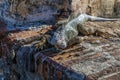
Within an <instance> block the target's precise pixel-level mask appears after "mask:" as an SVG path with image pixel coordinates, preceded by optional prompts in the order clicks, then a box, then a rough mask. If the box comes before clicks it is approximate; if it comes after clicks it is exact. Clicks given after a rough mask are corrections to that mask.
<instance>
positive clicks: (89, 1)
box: [0, 0, 120, 27]
mask: <svg viewBox="0 0 120 80" xmlns="http://www.w3.org/2000/svg"><path fill="white" fill-rule="evenodd" d="M108 3H109V4H108ZM119 3H120V1H119V0H40V1H38V0H1V1H0V18H2V19H4V20H5V21H6V22H7V23H8V24H9V26H10V24H11V23H12V26H13V25H14V26H17V27H18V25H19V26H23V25H24V26H25V25H26V26H33V25H40V24H43V23H44V24H45V23H48V24H54V23H56V20H57V19H58V17H60V16H62V17H63V16H64V17H68V16H69V14H70V13H71V11H72V13H73V14H74V15H75V16H77V15H78V14H81V13H88V14H91V15H94V16H102V17H119V16H120V15H119V12H120V10H119V7H120V4H119Z"/></svg>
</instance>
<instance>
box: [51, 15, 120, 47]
mask: <svg viewBox="0 0 120 80" xmlns="http://www.w3.org/2000/svg"><path fill="white" fill-rule="evenodd" d="M117 20H120V19H107V18H100V17H94V16H90V15H87V14H81V15H79V16H78V17H77V18H75V19H73V20H71V21H70V22H68V23H67V24H66V25H62V26H61V27H59V28H58V29H57V31H56V32H54V35H53V37H52V38H51V41H50V44H52V45H54V46H56V47H57V48H62V49H64V48H66V47H67V46H68V42H69V41H71V40H72V39H74V38H75V37H76V36H77V35H78V33H79V30H78V25H79V27H81V25H82V24H84V23H85V22H87V21H117ZM90 31H91V32H92V33H94V32H95V30H92V28H91V30H90ZM88 33H89V32H88ZM69 43H70V42H69Z"/></svg>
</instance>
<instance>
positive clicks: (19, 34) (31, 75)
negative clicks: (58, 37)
mask: <svg viewBox="0 0 120 80" xmlns="http://www.w3.org/2000/svg"><path fill="white" fill-rule="evenodd" d="M71 1H72V2H71ZM107 3H110V4H107ZM79 4H81V5H79ZM81 6H82V7H81ZM101 6H102V7H101ZM119 8H120V0H0V18H1V19H2V21H0V57H1V56H2V57H3V58H6V55H7V54H8V56H9V55H10V56H9V58H10V57H11V58H12V61H13V62H12V63H11V62H9V61H11V60H8V61H7V62H8V64H7V66H6V65H4V66H5V67H4V69H6V70H7V71H6V73H9V68H10V70H11V72H12V74H10V75H12V79H11V80H13V77H14V78H16V77H15V76H17V78H19V79H21V80H27V79H28V80H34V79H41V78H40V76H44V77H42V78H45V79H49V77H50V78H51V80H53V79H55V80H56V75H57V77H58V79H64V80H67V79H68V80H69V78H71V77H73V75H74V74H72V73H71V71H72V72H73V73H75V74H76V73H77V75H79V76H76V75H75V76H74V78H73V80H76V78H77V79H78V78H79V77H80V78H79V79H83V78H84V76H85V75H86V80H97V79H98V80H119V79H120V44H119V43H120V39H119V38H120V22H119V21H116V22H96V23H95V22H88V23H85V25H84V26H85V27H87V26H93V27H94V28H96V29H97V31H96V33H95V34H93V35H88V36H85V35H81V34H80V37H81V38H84V41H83V42H82V43H80V44H77V45H74V46H70V47H68V48H67V49H65V50H63V51H61V52H58V51H55V49H54V48H52V47H53V46H50V47H49V46H48V44H47V47H49V48H50V49H45V50H43V51H41V49H43V48H44V47H41V45H38V46H37V48H38V50H37V51H34V48H33V44H34V43H35V44H40V43H41V39H40V37H41V35H43V34H44V33H46V32H47V31H48V30H51V28H44V29H42V28H40V27H41V26H40V27H39V26H38V27H39V29H38V28H35V27H32V28H30V30H28V29H27V30H24V31H21V30H19V28H25V27H26V25H28V26H31V25H39V21H40V23H41V22H43V23H44V22H45V23H46V22H48V23H51V19H52V21H53V22H54V20H56V19H57V17H56V15H57V16H58V17H59V16H60V15H62V16H66V15H68V13H65V12H66V11H69V9H72V11H73V14H74V15H75V16H76V15H77V14H79V13H86V12H87V13H88V14H91V15H95V16H103V17H120V9H119ZM62 16H60V17H62ZM41 20H42V21H41ZM49 20H50V21H49ZM37 21H38V23H37ZM10 23H12V24H16V23H17V24H16V25H14V26H16V27H15V31H10V32H9V31H8V30H7V28H10V29H11V26H10V25H8V26H9V27H6V24H10ZM32 23H33V24H32ZM17 25H24V26H17ZM44 27H45V26H44ZM3 33H5V34H4V35H3ZM21 42H22V43H21ZM16 45H17V46H16ZM16 47H17V48H16ZM13 48H14V49H15V51H14V50H13ZM39 51H40V52H43V54H44V55H47V57H46V56H42V57H41V56H40V55H38V53H37V52H39ZM11 53H12V54H11ZM16 54H17V55H16ZM16 56H17V57H16ZM39 57H40V58H39ZM48 58H49V59H48ZM21 61H22V63H21ZM35 61H36V62H35ZM47 62H48V64H47ZM1 63H3V64H6V63H4V62H1ZM42 63H43V64H42ZM16 64H17V67H16ZM41 65H42V66H44V68H43V69H42V68H41ZM55 65H57V66H55ZM0 66H1V64H0ZM18 66H19V67H18ZM61 66H62V67H61ZM64 67H65V68H64ZM66 68H67V69H66ZM56 69H57V70H59V71H56ZM68 69H69V70H68ZM49 70H50V71H51V72H49ZM56 72H57V73H56ZM81 72H82V73H81ZM51 73H52V74H51ZM78 73H79V74H78ZM83 73H84V74H85V75H83ZM69 74H71V75H69ZM6 75H7V76H9V75H8V74H6ZM49 75H50V76H49ZM66 75H67V76H66ZM68 75H69V76H68ZM80 75H82V76H80ZM19 76H20V77H19ZM61 77H62V78H61ZM26 78H27V79H26ZM15 80H16V79H15Z"/></svg>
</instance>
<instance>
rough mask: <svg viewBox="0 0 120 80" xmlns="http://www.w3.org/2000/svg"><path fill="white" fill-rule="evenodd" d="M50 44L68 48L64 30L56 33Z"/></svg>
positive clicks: (60, 29) (58, 30)
mask: <svg viewBox="0 0 120 80" xmlns="http://www.w3.org/2000/svg"><path fill="white" fill-rule="evenodd" d="M50 43H51V44H52V45H54V46H56V47H57V48H62V49H64V48H66V47H67V43H66V40H65V35H64V29H62V27H61V28H58V29H57V31H56V32H54V34H53V37H52V38H51V41H50Z"/></svg>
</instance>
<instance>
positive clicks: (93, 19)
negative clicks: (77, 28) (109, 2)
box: [86, 15, 120, 21]
mask: <svg viewBox="0 0 120 80" xmlns="http://www.w3.org/2000/svg"><path fill="white" fill-rule="evenodd" d="M86 17H87V18H88V21H120V18H118V19H117V18H113V19H109V18H101V17H95V16H90V15H86Z"/></svg>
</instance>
